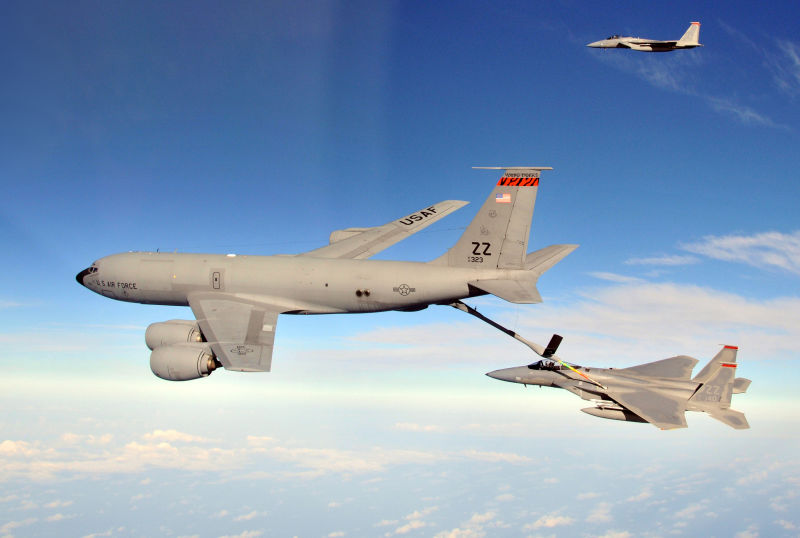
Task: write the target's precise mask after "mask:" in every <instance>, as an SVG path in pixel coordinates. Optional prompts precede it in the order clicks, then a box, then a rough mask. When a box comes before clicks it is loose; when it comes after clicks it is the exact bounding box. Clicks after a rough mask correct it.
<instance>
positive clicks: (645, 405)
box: [606, 385, 686, 430]
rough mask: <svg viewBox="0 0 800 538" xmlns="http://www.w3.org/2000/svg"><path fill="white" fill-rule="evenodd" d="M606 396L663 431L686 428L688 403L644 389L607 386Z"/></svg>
mask: <svg viewBox="0 0 800 538" xmlns="http://www.w3.org/2000/svg"><path fill="white" fill-rule="evenodd" d="M606 388H607V391H606V394H608V396H609V397H611V398H612V399H613V400H614V401H615V402H617V403H618V404H620V405H621V406H623V407H625V408H627V409H628V410H630V411H632V412H633V413H636V414H637V415H639V416H640V417H641V418H643V419H644V420H646V421H647V422H649V423H651V424H652V425H653V426H656V427H657V428H661V429H662V430H672V429H674V428H685V427H686V416H685V411H686V402H685V401H683V400H679V399H676V398H674V397H670V396H667V395H665V394H661V393H660V392H657V391H655V390H652V389H647V388H644V387H630V386H628V385H626V386H625V387H615V386H613V385H611V386H607V387H606Z"/></svg>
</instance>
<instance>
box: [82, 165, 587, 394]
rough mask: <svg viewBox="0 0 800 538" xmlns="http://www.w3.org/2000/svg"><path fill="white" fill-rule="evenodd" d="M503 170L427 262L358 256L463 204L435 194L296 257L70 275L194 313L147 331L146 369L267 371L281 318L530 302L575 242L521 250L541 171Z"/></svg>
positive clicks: (221, 258)
mask: <svg viewBox="0 0 800 538" xmlns="http://www.w3.org/2000/svg"><path fill="white" fill-rule="evenodd" d="M483 169H489V170H503V171H504V173H503V176H502V177H501V178H500V180H499V181H498V182H497V185H495V187H494V188H493V189H492V192H491V193H490V194H489V197H488V198H487V200H486V201H485V202H484V204H483V206H482V207H481V209H480V211H479V212H478V214H477V216H476V217H475V218H474V220H473V221H472V222H471V223H470V224H469V226H467V228H466V230H465V232H464V234H463V235H462V236H461V238H460V239H459V240H458V241H457V242H456V244H455V245H454V246H453V247H452V248H451V249H450V250H448V251H447V252H445V253H444V254H443V255H442V256H440V257H439V258H436V259H435V260H432V261H430V262H427V263H422V262H405V261H387V260H368V259H366V258H369V257H371V256H373V255H375V254H377V253H378V252H381V251H382V250H384V249H386V248H388V247H389V246H391V245H393V244H395V243H397V242H398V241H400V240H402V239H405V238H406V237H409V236H410V235H412V234H414V233H416V232H418V231H420V230H422V229H423V228H425V227H427V226H429V225H431V224H433V223H434V222H436V221H437V220H439V219H441V218H442V217H444V216H446V215H448V214H450V213H451V212H453V211H455V210H457V209H459V208H461V207H463V206H464V205H466V204H467V202H463V201H459V200H445V201H443V202H439V203H438V204H433V205H430V206H426V207H425V208H423V209H420V210H419V211H416V212H414V213H411V214H410V215H407V216H405V217H402V218H400V219H398V220H394V221H391V222H389V223H387V224H384V225H383V226H377V227H373V228H346V229H344V230H337V231H334V232H333V233H331V235H330V243H329V244H328V245H326V246H323V247H320V248H317V249H315V250H312V251H309V252H305V253H303V254H298V255H275V256H237V255H235V254H227V255H226V254H189V253H166V252H127V253H122V254H113V255H111V256H106V257H104V258H100V259H99V260H97V261H95V262H94V263H93V264H92V265H91V266H90V267H88V268H86V269H84V270H83V271H81V272H80V273H78V275H77V276H76V279H77V281H78V283H79V284H81V285H83V286H85V287H87V288H89V289H90V290H92V291H94V292H95V293H98V294H100V295H103V296H106V297H109V298H111V299H116V300H119V301H127V302H133V303H143V304H158V305H175V306H188V307H190V308H191V309H192V313H193V314H194V317H195V319H194V320H170V321H165V322H160V323H153V324H152V325H150V326H149V327H148V328H147V331H146V333H145V342H146V344H147V346H148V347H149V348H150V349H151V350H152V353H151V354H150V369H151V370H152V371H153V373H154V374H155V375H156V376H158V377H160V378H162V379H167V380H172V381H185V380H189V379H198V378H201V377H206V376H208V375H209V374H210V373H211V372H212V371H214V370H215V369H217V368H219V367H220V366H222V367H224V368H225V369H227V370H236V371H243V372H267V371H270V368H271V364H272V351H273V343H274V340H275V329H276V326H277V323H278V315H279V314H345V313H364V312H383V311H388V310H400V311H416V310H422V309H424V308H426V307H428V306H429V305H431V304H444V305H447V304H449V303H452V302H453V301H457V300H459V299H463V298H466V297H475V296H478V295H486V294H492V295H495V296H497V297H500V298H502V299H505V300H506V301H510V302H513V303H539V302H541V300H542V299H541V297H540V295H539V292H538V291H537V289H536V282H537V280H538V279H539V277H540V276H541V275H542V273H544V272H545V271H547V270H548V269H550V268H551V267H552V266H553V265H555V264H556V263H558V262H559V261H561V259H563V258H564V257H565V256H567V255H568V254H569V253H570V252H572V251H573V250H575V249H576V248H577V246H578V245H551V246H549V247H545V248H543V249H541V250H537V251H536V252H532V253H530V254H528V253H527V246H528V238H529V231H530V226H531V219H532V217H533V208H534V203H535V201H536V193H537V191H538V187H539V175H540V172H541V171H542V170H552V168H550V167H533V166H532V167H488V168H483Z"/></svg>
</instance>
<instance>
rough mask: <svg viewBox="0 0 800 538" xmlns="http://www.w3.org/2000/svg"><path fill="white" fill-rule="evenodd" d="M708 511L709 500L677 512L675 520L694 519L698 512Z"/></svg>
mask: <svg viewBox="0 0 800 538" xmlns="http://www.w3.org/2000/svg"><path fill="white" fill-rule="evenodd" d="M706 509H708V500H703V501H700V502H697V503H693V504H690V505H689V506H687V507H686V508H684V509H683V510H678V511H677V512H675V519H694V518H695V516H696V515H697V514H698V512H702V511H703V510H706Z"/></svg>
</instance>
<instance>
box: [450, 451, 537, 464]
mask: <svg viewBox="0 0 800 538" xmlns="http://www.w3.org/2000/svg"><path fill="white" fill-rule="evenodd" d="M462 454H463V455H464V456H466V457H467V458H469V459H474V460H480V461H489V462H505V463H528V462H529V461H531V459H530V458H529V457H528V456H520V455H519V454H514V453H511V452H481V451H478V450H465V451H463V452H462Z"/></svg>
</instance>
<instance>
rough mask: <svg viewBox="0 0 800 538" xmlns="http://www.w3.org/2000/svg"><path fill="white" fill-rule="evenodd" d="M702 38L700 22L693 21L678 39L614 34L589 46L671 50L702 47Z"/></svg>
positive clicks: (596, 47)
mask: <svg viewBox="0 0 800 538" xmlns="http://www.w3.org/2000/svg"><path fill="white" fill-rule="evenodd" d="M699 39H700V23H699V22H693V23H692V24H690V25H689V29H688V30H686V33H685V34H683V37H681V38H680V39H679V40H677V41H658V40H655V39H645V38H642V37H624V36H620V35H612V36H611V37H607V38H606V39H603V40H600V41H595V42H594V43H589V44H588V45H586V46H587V47H592V48H595V49H631V50H638V51H641V52H669V51H672V50H678V49H693V48H695V47H702V46H703V45H701V44H700V43H699V42H698V40H699Z"/></svg>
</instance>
